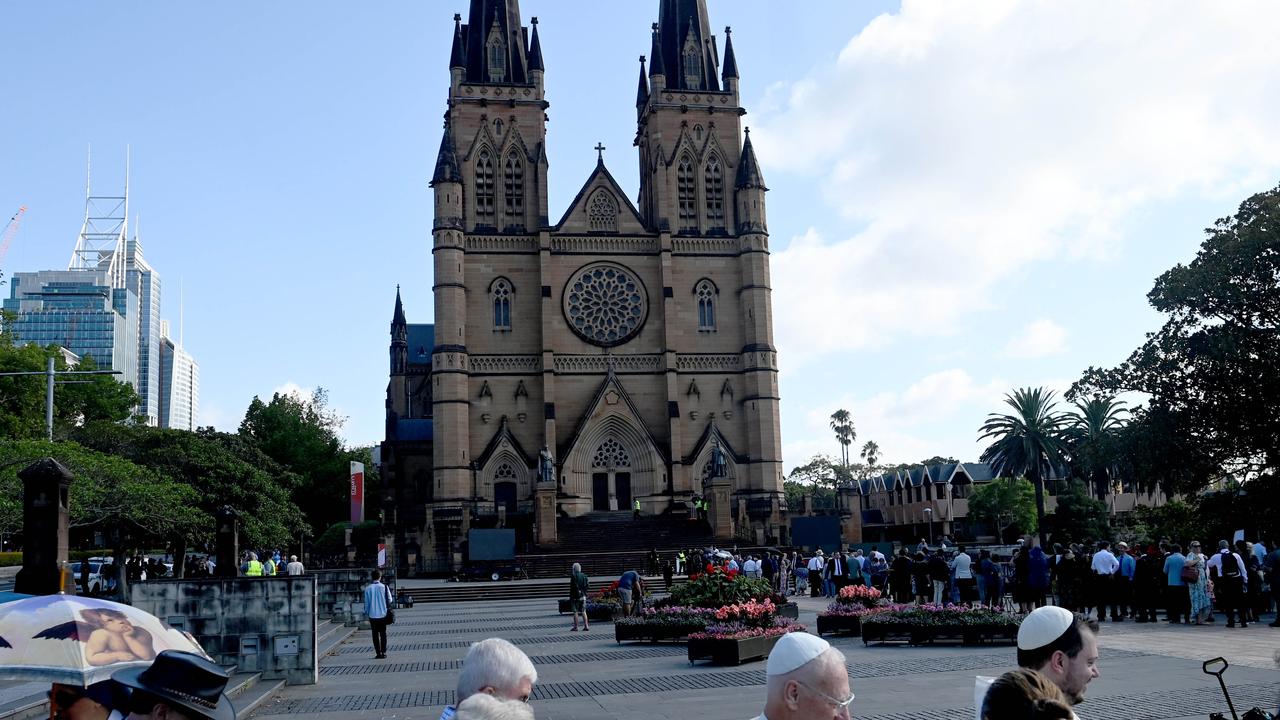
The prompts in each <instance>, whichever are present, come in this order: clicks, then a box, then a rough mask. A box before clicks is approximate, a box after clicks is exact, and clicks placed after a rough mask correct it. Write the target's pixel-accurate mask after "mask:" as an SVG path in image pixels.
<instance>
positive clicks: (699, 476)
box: [686, 422, 739, 491]
mask: <svg viewBox="0 0 1280 720" xmlns="http://www.w3.org/2000/svg"><path fill="white" fill-rule="evenodd" d="M717 443H719V445H720V451H721V452H723V453H724V464H725V477H727V478H728V479H729V480H731V481H733V487H735V488H737V487H738V484H737V481H738V475H739V473H738V454H737V453H736V452H734V450H733V446H731V445H730V444H729V441H728V440H727V439H725V437H724V435H721V434H720V428H718V427H716V424H715V423H714V422H713V423H711V424H709V425H708V426H707V429H706V431H705V432H704V433H703V434H702V437H701V438H700V439H699V440H698V443H697V445H695V446H694V451H693V454H692V455H691V456H690V459H689V460H687V461H686V464H687V465H688V466H689V469H690V475H689V479H690V480H691V481H692V482H693V487H694V490H695V491H700V489H701V488H702V482H703V480H704V479H705V478H706V477H707V469H708V468H709V467H710V466H711V453H712V452H714V451H715V446H716V444H717Z"/></svg>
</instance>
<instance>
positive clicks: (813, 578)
mask: <svg viewBox="0 0 1280 720" xmlns="http://www.w3.org/2000/svg"><path fill="white" fill-rule="evenodd" d="M825 566H826V562H825V560H824V559H823V557H822V548H818V552H816V553H814V555H813V557H811V558H809V565H808V568H809V597H818V596H819V595H820V594H822V570H823V568H824V567H825Z"/></svg>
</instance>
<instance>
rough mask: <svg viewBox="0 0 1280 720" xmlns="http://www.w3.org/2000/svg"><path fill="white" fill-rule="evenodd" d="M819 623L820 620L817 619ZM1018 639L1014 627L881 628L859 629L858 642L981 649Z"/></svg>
mask: <svg viewBox="0 0 1280 720" xmlns="http://www.w3.org/2000/svg"><path fill="white" fill-rule="evenodd" d="M818 619H819V621H821V620H822V618H818ZM1017 636H1018V629H1017V628H1016V627H1004V626H1001V627H995V626H983V625H954V626H949V625H931V626H928V627H913V626H911V625H881V624H877V623H874V622H873V623H869V624H864V625H863V626H862V642H863V644H870V643H873V642H905V643H907V644H910V645H930V644H934V643H937V642H940V641H941V642H957V643H960V644H962V645H981V644H985V643H991V642H1012V641H1014V640H1016V638H1017Z"/></svg>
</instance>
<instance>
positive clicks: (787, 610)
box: [778, 602, 800, 620]
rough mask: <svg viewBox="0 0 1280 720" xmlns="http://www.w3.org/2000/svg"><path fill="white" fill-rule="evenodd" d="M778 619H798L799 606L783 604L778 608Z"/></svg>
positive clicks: (790, 603) (791, 603)
mask: <svg viewBox="0 0 1280 720" xmlns="http://www.w3.org/2000/svg"><path fill="white" fill-rule="evenodd" d="M778 617H784V618H791V619H792V620H799V619H800V606H799V605H797V604H795V603H793V602H789V603H783V604H781V605H779V606H778Z"/></svg>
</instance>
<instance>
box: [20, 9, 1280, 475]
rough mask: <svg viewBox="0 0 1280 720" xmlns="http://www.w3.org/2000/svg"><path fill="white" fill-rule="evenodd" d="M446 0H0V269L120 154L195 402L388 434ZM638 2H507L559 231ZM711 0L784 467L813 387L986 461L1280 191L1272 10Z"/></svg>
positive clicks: (1124, 343) (918, 440)
mask: <svg viewBox="0 0 1280 720" xmlns="http://www.w3.org/2000/svg"><path fill="white" fill-rule="evenodd" d="M465 5H466V4H465V2H464V1H463V0H453V1H452V2H450V3H444V2H436V1H433V2H408V1H405V2H383V3H378V4H376V5H369V6H357V5H353V4H351V3H339V2H306V3H303V2H282V3H249V2H221V3H202V4H196V3H158V2H153V3H143V2H117V3H78V4H65V3H22V4H18V3H9V4H6V5H5V7H4V10H3V15H2V16H0V17H2V18H3V21H4V25H5V26H6V27H7V28H9V29H10V31H9V32H8V33H7V34H6V40H5V42H4V43H3V44H0V67H4V68H5V69H6V73H5V76H6V79H7V80H8V82H7V83H6V90H5V98H4V101H3V103H0V108H2V109H0V212H3V213H4V214H5V217H7V216H8V215H9V214H11V213H12V212H13V211H14V210H16V209H17V208H18V206H19V205H26V206H28V211H27V214H26V217H25V218H24V222H23V225H22V228H21V230H20V232H19V234H18V236H17V238H16V239H15V241H14V244H13V247H12V248H11V249H10V251H9V255H8V257H7V258H6V259H5V261H4V263H3V269H4V271H5V275H6V276H8V275H9V274H10V273H12V272H15V271H34V270H41V269H48V268H60V267H63V266H65V264H66V262H67V258H68V256H69V255H70V253H71V250H72V247H73V246H74V243H75V237H76V233H77V232H78V230H79V228H80V224H81V220H82V217H83V212H84V196H83V193H84V182H85V177H84V176H85V153H86V148H87V146H88V145H90V144H92V146H93V155H94V162H93V165H94V173H93V174H94V185H95V189H96V190H98V191H99V192H102V193H104V194H106V193H109V192H111V191H114V190H117V189H118V188H119V187H120V186H121V185H122V184H123V175H124V172H123V166H124V154H125V146H126V145H129V146H131V148H132V170H131V172H132V177H131V211H132V213H134V214H136V215H138V216H140V218H141V224H140V228H141V237H142V241H143V244H144V248H145V252H146V255H147V257H148V259H149V260H150V261H151V262H152V264H153V265H154V266H155V267H156V268H157V269H158V270H159V272H160V273H161V275H162V279H163V283H164V301H163V314H164V316H165V317H166V318H168V319H171V320H172V321H173V322H174V323H175V325H176V323H177V320H178V299H179V285H181V286H182V288H183V293H182V294H183V296H184V298H185V313H184V315H185V341H186V345H187V347H188V349H189V350H190V351H191V352H192V353H193V354H194V355H195V356H196V357H197V359H198V360H199V362H200V364H201V405H202V413H201V423H202V424H212V425H215V426H217V427H219V428H221V429H229V430H230V429H234V428H235V427H236V425H237V424H238V423H239V420H240V418H241V417H242V416H243V413H244V410H245V408H246V407H247V406H248V403H249V401H250V399H251V398H252V397H253V396H254V395H255V394H256V395H263V396H269V395H270V394H271V393H272V392H273V391H275V390H278V389H287V388H295V387H296V388H303V389H309V388H314V387H316V386H323V387H325V388H326V389H328V391H329V393H330V399H331V403H332V405H333V406H334V407H335V408H337V409H338V410H339V411H340V412H341V413H342V414H344V415H346V416H347V417H348V422H347V425H346V427H345V431H344V432H345V435H346V437H347V439H348V441H349V442H351V443H370V442H375V441H377V440H379V439H380V438H381V433H382V422H383V398H384V391H385V385H386V381H387V343H388V324H389V321H390V315H391V308H392V301H393V298H394V293H395V286H396V284H400V285H401V286H402V288H403V295H404V301H405V306H406V310H407V312H408V315H409V319H410V321H411V322H429V321H430V320H431V317H432V308H431V292H430V288H431V277H430V267H431V256H430V226H431V217H430V215H431V195H430V192H429V189H428V187H427V180H428V178H429V176H430V173H431V170H432V167H433V164H434V158H435V150H436V148H437V146H438V142H439V133H440V121H441V116H442V113H443V110H444V97H445V91H446V86H447V82H448V68H447V67H446V65H447V62H448V53H449V46H448V43H449V40H450V37H451V32H452V20H451V18H452V15H453V13H454V12H465V9H466V7H465ZM657 6H658V3H657V0H644V1H639V2H626V3H621V2H611V3H590V2H570V1H568V0H556V1H555V2H551V1H550V0H543V1H542V2H534V1H533V0H526V1H525V2H524V3H522V7H521V9H522V11H523V16H524V20H525V22H526V23H528V19H529V18H530V17H531V16H533V15H537V16H539V19H540V25H539V31H540V34H541V35H542V41H543V49H544V53H545V57H546V65H547V74H546V85H547V92H548V98H549V100H550V102H551V108H550V110H549V114H550V118H551V122H550V124H549V129H548V133H549V138H548V143H549V153H548V154H549V157H550V162H551V173H550V176H551V216H552V217H557V216H559V214H560V213H561V212H563V209H564V207H565V205H566V204H567V203H568V202H569V201H570V199H571V198H572V197H573V195H574V193H575V192H576V191H577V189H578V187H579V186H580V185H581V183H582V182H583V180H584V179H585V178H586V176H587V174H588V173H589V172H590V170H591V168H592V167H593V163H594V161H595V152H594V151H593V150H592V149H591V148H592V146H594V145H595V144H596V143H597V142H603V143H604V144H605V145H606V146H607V147H608V150H607V151H606V154H605V158H606V162H607V163H608V164H609V166H610V168H611V170H612V172H613V174H614V175H615V176H616V177H617V178H618V180H619V181H620V182H621V183H622V184H623V186H624V187H625V188H626V189H627V190H628V191H629V192H631V193H632V194H633V195H634V193H635V189H636V187H637V179H636V156H635V154H634V152H635V151H634V148H632V146H631V140H632V137H633V135H634V127H635V126H634V121H635V119H634V94H635V80H636V73H637V59H638V56H639V55H641V54H645V53H647V52H648V44H649V43H648V37H649V31H648V28H649V24H650V23H651V22H652V21H654V20H655V19H656V15H657ZM709 6H710V12H711V21H712V24H713V26H714V27H715V28H717V34H720V30H721V29H722V28H723V27H724V26H725V25H732V26H733V28H734V47H735V50H736V52H737V55H738V63H739V68H740V70H741V74H742V95H743V103H744V105H745V106H746V107H747V109H748V111H749V114H748V115H747V116H746V118H745V121H746V122H747V123H748V124H749V125H751V126H752V129H753V134H752V139H753V141H755V143H756V147H757V151H758V154H759V156H760V160H761V163H762V165H763V169H764V173H765V177H766V180H767V182H768V184H769V186H770V188H771V190H772V191H771V192H770V194H769V224H770V230H771V233H772V238H771V243H772V249H773V251H774V256H773V279H774V288H775V294H774V306H775V307H774V311H775V323H776V341H777V344H778V346H779V350H780V363H781V365H782V376H781V383H782V386H781V389H782V397H783V402H782V413H783V445H784V460H785V462H786V464H787V466H788V467H791V466H794V465H797V464H800V463H802V462H804V461H805V460H806V459H807V458H808V457H809V456H810V455H812V454H813V453H815V452H828V453H831V452H834V451H835V447H836V446H835V443H834V442H833V441H832V440H831V435H830V432H829V431H828V430H827V422H826V418H827V416H828V415H830V413H831V412H832V411H833V410H835V409H836V408H837V407H844V408H846V409H848V410H850V411H851V412H852V413H853V416H854V420H855V424H856V427H857V432H858V444H859V445H861V443H862V442H864V441H866V440H876V441H877V442H878V443H879V444H880V446H881V448H882V451H883V458H884V460H886V461H890V462H897V461H913V460H918V459H920V458H922V457H926V456H929V455H934V454H940V455H953V456H956V457H959V458H961V459H966V460H970V459H975V458H976V457H977V455H978V453H979V452H980V446H979V445H978V444H977V442H976V428H977V427H978V425H979V424H980V423H981V422H982V420H983V418H984V417H985V416H986V414H987V413H989V412H992V411H996V410H999V409H1000V398H1001V396H1002V394H1003V393H1004V392H1006V391H1008V390H1009V389H1011V388H1013V387H1016V386H1021V385H1041V384H1045V385H1049V386H1052V387H1055V388H1059V389H1065V387H1066V386H1068V385H1069V384H1070V382H1071V381H1072V380H1074V379H1075V378H1076V377H1078V375H1079V373H1080V372H1081V371H1082V370H1083V369H1084V368H1086V367H1088V366H1089V365H1112V364H1115V363H1117V362H1119V361H1121V360H1123V359H1124V357H1126V356H1127V354H1128V353H1129V352H1130V351H1131V350H1132V349H1133V348H1134V347H1136V346H1137V345H1138V344H1139V343H1140V342H1141V340H1142V337H1143V334H1144V333H1145V332H1148V331H1150V330H1153V329H1155V328H1156V327H1157V326H1158V324H1159V322H1160V318H1159V316H1157V315H1156V314H1155V313H1154V312H1153V311H1152V310H1150V308H1149V307H1148V306H1147V304H1146V300H1145V295H1146V293H1147V291H1148V290H1150V287H1151V283H1152V280H1153V279H1154V278H1155V276H1156V275H1158V274H1159V273H1160V272H1162V271H1163V270H1165V269H1167V268H1168V267H1170V266H1172V265H1173V264H1175V263H1177V262H1185V261H1187V260H1189V259H1190V258H1191V257H1193V255H1194V253H1195V250H1196V248H1197V246H1198V244H1199V242H1200V240H1201V237H1202V234H1201V228H1204V227H1206V226H1208V225H1209V224H1210V223H1211V222H1212V221H1213V220H1214V219H1215V218H1218V217H1221V216H1224V215H1228V214H1230V213H1231V212H1232V211H1233V210H1234V208H1235V207H1236V205H1238V203H1239V202H1240V201H1241V200H1242V199H1243V198H1245V197H1247V196H1248V195H1249V194H1251V193H1254V192H1258V191H1261V190H1264V189H1268V188H1271V187H1274V186H1275V185H1276V183H1277V181H1278V180H1280V133H1278V132H1277V131H1276V126H1275V118H1276V117H1280V87H1278V86H1277V85H1278V84H1280V82H1278V81H1277V78H1276V75H1277V74H1276V72H1275V68H1276V67H1280V44H1278V43H1275V42H1274V41H1273V39H1272V38H1271V37H1269V36H1268V35H1269V33H1270V32H1271V29H1272V28H1274V27H1276V25H1277V21H1278V20H1280V17H1277V15H1278V14H1280V6H1277V5H1275V4H1272V3H1262V2H1258V3H1249V2H1245V3H1237V4H1232V5H1231V6H1230V7H1229V8H1225V9H1224V8H1219V7H1213V6H1210V5H1207V4H1196V3H1156V2H1149V3H1148V2H1134V3H1127V4H1123V5H1120V4H1115V3H1109V2H1080V3H1061V4H1046V3H1022V2H1014V1H1012V0H1006V1H1002V2H984V3H959V2H905V3H901V4H899V3H887V2H859V3H847V2H837V1H834V0H833V1H831V2H810V3H803V4H795V5H792V6H784V5H782V4H779V3H776V2H767V1H766V0H740V1H739V2H732V3H730V2H724V1H716V0H712V1H711V2H710V3H709ZM366 8H375V9H373V10H369V9H366ZM721 40H723V38H721ZM4 292H5V293H6V294H7V292H8V290H7V288H6V289H5V291H4Z"/></svg>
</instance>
